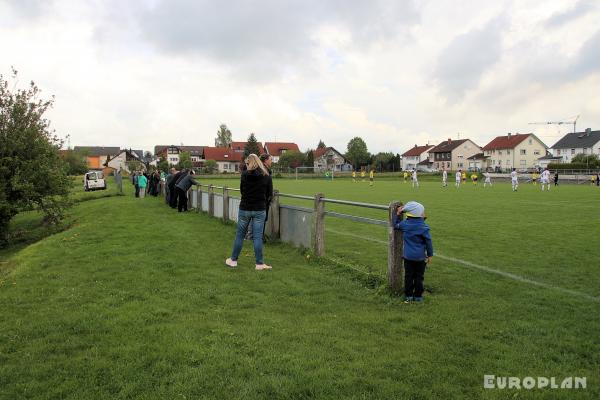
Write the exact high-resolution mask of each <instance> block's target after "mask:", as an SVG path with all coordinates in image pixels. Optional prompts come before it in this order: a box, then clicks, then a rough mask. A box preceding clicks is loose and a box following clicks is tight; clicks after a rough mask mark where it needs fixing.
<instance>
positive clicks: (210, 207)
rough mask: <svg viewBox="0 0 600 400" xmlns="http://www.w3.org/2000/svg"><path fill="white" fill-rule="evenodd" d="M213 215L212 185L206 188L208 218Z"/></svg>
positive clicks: (213, 197) (213, 193) (213, 196)
mask: <svg viewBox="0 0 600 400" xmlns="http://www.w3.org/2000/svg"><path fill="white" fill-rule="evenodd" d="M214 215H215V188H214V186H213V185H210V186H209V187H208V216H209V217H213V216H214Z"/></svg>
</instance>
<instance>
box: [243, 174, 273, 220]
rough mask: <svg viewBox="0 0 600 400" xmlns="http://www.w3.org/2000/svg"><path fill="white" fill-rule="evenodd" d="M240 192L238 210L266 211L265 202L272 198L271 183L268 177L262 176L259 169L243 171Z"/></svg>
mask: <svg viewBox="0 0 600 400" xmlns="http://www.w3.org/2000/svg"><path fill="white" fill-rule="evenodd" d="M240 192H241V193H242V200H241V201H240V210H244V211H263V210H266V209H267V201H268V200H270V199H271V198H272V197H273V181H272V180H271V177H270V176H269V175H263V174H262V171H261V170H260V169H255V170H252V171H244V172H242V179H241V181H240Z"/></svg>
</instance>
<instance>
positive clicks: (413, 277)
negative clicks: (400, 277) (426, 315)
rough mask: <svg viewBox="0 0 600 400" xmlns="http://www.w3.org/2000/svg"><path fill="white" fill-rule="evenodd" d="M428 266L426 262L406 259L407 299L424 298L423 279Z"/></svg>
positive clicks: (405, 285) (405, 288) (405, 287)
mask: <svg viewBox="0 0 600 400" xmlns="http://www.w3.org/2000/svg"><path fill="white" fill-rule="evenodd" d="M426 265H427V264H426V263H425V260H423V261H414V260H407V259H404V295H405V296H406V297H422V296H423V279H424V278H423V277H424V275H425V266H426Z"/></svg>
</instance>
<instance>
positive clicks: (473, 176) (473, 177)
mask: <svg viewBox="0 0 600 400" xmlns="http://www.w3.org/2000/svg"><path fill="white" fill-rule="evenodd" d="M477 179H478V176H477V174H475V173H473V174H471V180H472V181H473V185H475V186H477Z"/></svg>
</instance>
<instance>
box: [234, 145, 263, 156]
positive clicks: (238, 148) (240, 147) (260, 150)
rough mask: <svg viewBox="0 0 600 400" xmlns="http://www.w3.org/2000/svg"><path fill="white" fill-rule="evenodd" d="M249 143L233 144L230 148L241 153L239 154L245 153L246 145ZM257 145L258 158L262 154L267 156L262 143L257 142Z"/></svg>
mask: <svg viewBox="0 0 600 400" xmlns="http://www.w3.org/2000/svg"><path fill="white" fill-rule="evenodd" d="M247 143H248V142H231V144H230V145H229V147H230V148H231V150H233V151H236V152H239V153H243V152H244V151H245V150H246V144H247ZM256 144H257V145H258V153H259V154H257V155H258V156H259V155H261V154H265V153H266V151H265V148H264V146H263V145H262V143H261V142H256Z"/></svg>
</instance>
